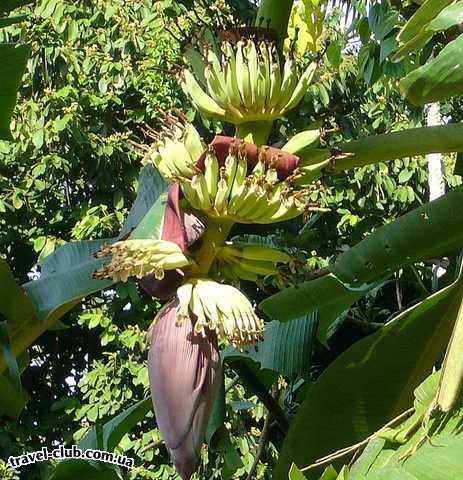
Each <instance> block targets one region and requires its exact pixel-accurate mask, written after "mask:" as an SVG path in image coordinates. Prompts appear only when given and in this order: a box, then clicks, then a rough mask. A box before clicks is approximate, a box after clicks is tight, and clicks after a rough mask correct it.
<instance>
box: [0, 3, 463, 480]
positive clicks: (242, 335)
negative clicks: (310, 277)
mask: <svg viewBox="0 0 463 480" xmlns="http://www.w3.org/2000/svg"><path fill="white" fill-rule="evenodd" d="M291 5H292V2H291V1H288V0H287V1H281V0H265V1H263V2H261V6H260V8H259V11H258V13H257V18H256V26H255V27H252V28H250V27H243V28H235V29H233V30H227V31H226V32H214V33H212V32H209V33H208V35H207V37H205V38H207V40H204V42H203V43H204V44H203V45H201V44H200V43H199V44H196V45H195V46H188V47H187V48H186V50H185V62H186V64H187V65H186V66H185V68H184V69H183V71H182V73H181V75H180V83H181V85H182V88H183V89H184V91H185V93H186V95H187V96H188V98H189V99H190V100H191V103H192V105H193V106H194V107H195V108H196V109H197V110H198V111H199V112H200V113H201V114H202V115H204V116H206V117H212V118H214V119H217V120H220V121H222V122H227V123H230V124H232V125H234V126H235V135H234V137H229V136H226V135H217V136H216V137H215V138H214V140H213V141H212V142H210V143H209V144H207V143H206V142H205V141H204V140H203V139H202V138H201V136H200V134H199V133H198V131H197V130H196V129H195V127H194V126H193V125H192V124H191V123H189V122H188V120H187V118H186V117H185V116H184V115H183V114H182V113H181V112H175V113H167V114H165V115H164V117H163V121H164V127H163V129H162V131H161V132H152V133H151V135H152V137H153V140H154V141H153V142H152V143H151V144H148V145H144V146H141V147H139V148H141V150H142V151H143V154H144V164H145V167H144V170H143V172H144V173H143V174H144V175H145V176H146V175H147V172H153V171H154V168H155V169H157V171H158V172H159V173H160V175H161V176H162V177H163V180H162V181H161V180H159V181H158V182H157V185H158V186H157V187H156V186H155V187H153V189H155V190H156V193H157V194H156V195H152V194H151V197H150V199H149V200H148V201H146V202H145V201H142V200H141V201H140V202H139V204H138V205H137V204H136V205H135V206H134V209H133V210H132V214H131V217H129V220H128V226H127V227H126V228H124V230H123V232H121V235H120V236H119V237H118V238H116V239H108V240H107V241H89V242H86V243H85V244H77V245H75V244H74V245H73V244H71V245H66V246H64V247H62V248H61V249H59V250H57V251H56V252H55V253H54V254H53V255H52V256H50V257H48V258H47V259H46V261H45V262H44V265H43V268H42V273H41V278H40V279H39V280H37V281H33V282H30V283H29V284H27V285H25V289H26V291H27V292H28V294H29V296H30V298H31V299H32V301H33V303H34V306H35V308H36V311H37V314H38V317H39V318H41V319H42V320H45V321H46V323H45V324H43V325H46V326H49V325H50V324H52V323H53V322H54V321H56V320H57V319H58V318H59V317H60V315H62V314H63V313H64V312H66V311H68V310H69V309H70V308H72V307H73V306H74V305H75V304H76V303H77V302H78V301H79V300H80V299H81V298H82V297H83V296H85V295H88V294H91V293H93V292H95V291H98V290H100V289H104V288H107V287H109V286H111V285H113V284H114V283H116V282H126V281H128V280H129V279H133V280H135V281H136V282H138V284H139V285H140V287H141V288H143V289H145V290H146V292H147V293H148V294H150V295H151V296H152V297H154V298H157V299H160V300H162V301H164V302H165V304H164V306H163V307H162V308H161V310H160V311H159V313H158V315H157V317H156V318H155V320H154V322H153V325H152V327H151V328H150V330H149V332H148V339H149V343H150V347H149V353H148V367H149V375H150V386H151V393H152V399H153V404H154V410H155V414H156V419H157V424H158V426H159V428H160V431H161V434H162V437H163V439H164V441H165V443H166V446H167V448H168V451H169V453H170V455H171V458H172V461H173V463H174V465H175V467H176V468H177V471H178V472H179V474H180V476H181V477H182V479H183V480H188V479H189V478H190V477H191V475H192V474H193V472H194V471H195V470H196V468H197V465H198V461H199V460H198V458H199V450H200V448H201V445H202V443H203V441H204V438H205V434H206V428H207V425H208V422H209V419H210V415H211V411H212V405H213V403H214V399H215V398H216V396H217V395H218V390H219V385H220V377H221V362H220V356H219V350H220V349H221V348H222V347H223V346H233V347H236V348H237V349H238V350H239V349H245V348H247V347H248V346H250V345H253V344H257V343H258V342H260V341H261V340H262V339H263V338H265V330H266V324H265V322H264V319H263V318H261V316H260V314H259V312H258V311H256V309H255V306H254V305H253V304H252V302H251V301H250V300H249V299H248V298H247V297H246V295H245V294H244V293H243V292H242V291H241V289H240V281H241V280H246V281H253V282H256V283H259V282H260V281H261V279H262V278H264V277H272V276H275V275H277V274H278V272H279V269H280V266H281V265H285V264H291V262H292V261H293V259H292V257H291V255H289V254H288V253H287V252H286V251H282V250H280V249H278V248H273V247H269V246H243V245H239V244H237V243H234V242H233V240H232V239H231V238H230V232H231V230H232V227H233V226H234V225H235V224H247V225H251V226H252V225H259V224H274V223H277V222H282V221H285V220H291V219H294V218H296V217H299V216H301V215H306V216H310V215H312V214H313V213H320V212H323V211H325V210H326V209H325V207H324V206H323V205H321V204H318V203H316V202H314V201H312V200H311V199H312V197H313V194H314V193H316V192H317V191H318V189H319V188H320V183H319V182H320V181H321V180H323V176H325V175H332V174H335V173H337V172H340V171H343V170H346V169H349V168H354V167H356V166H359V165H365V164H370V163H377V162H383V161H388V160H393V159H396V158H404V157H408V156H410V155H421V154H426V153H431V152H460V151H463V135H461V133H462V132H463V126H462V125H460V124H457V125H447V126H442V127H434V128H422V129H418V130H417V129H413V130H408V131H407V130H406V131H402V132H397V133H391V134H385V135H384V136H383V137H371V138H365V139H360V140H356V141H353V142H349V143H345V144H340V145H337V146H334V147H332V148H327V147H325V146H324V145H322V142H321V132H320V131H319V130H318V129H312V130H307V131H304V132H300V133H298V134H297V135H295V136H294V137H293V138H291V139H289V141H288V142H287V143H286V144H284V145H283V146H282V147H281V148H278V147H275V146H272V145H267V143H268V138H269V134H270V132H271V130H272V126H273V123H274V121H275V120H277V119H279V118H281V117H283V116H285V115H286V114H287V112H289V111H291V110H294V109H295V108H296V107H297V106H298V104H299V103H300V101H301V100H302V98H303V97H304V95H305V93H306V92H307V89H308V87H309V85H310V84H311V83H312V82H316V81H317V65H316V63H311V64H309V65H308V66H307V65H306V66H305V67H304V68H302V67H301V64H302V63H303V62H302V59H298V58H297V55H296V53H295V52H294V51H292V50H291V49H290V50H289V51H288V52H287V53H286V54H283V52H282V49H281V45H282V40H283V38H284V36H285V35H286V30H287V21H288V18H289V14H290V11H291ZM266 19H268V20H269V21H268V22H267V21H266ZM153 167H154V168H153ZM150 175H155V174H153V173H151V174H150ZM155 185H156V182H155ZM159 185H162V186H161V187H159ZM153 189H152V190H153ZM148 191H151V190H149V189H147V190H146V189H145V190H144V195H145V196H146V195H148V193H147V192H148ZM139 196H140V194H139ZM456 215H457V216H458V215H461V214H459V213H458V212H456ZM460 240H461V239H459V238H457V239H456V240H455V242H454V243H455V246H463V241H461V242H460ZM452 245H453V244H452ZM399 253H400V252H399ZM76 259H77V260H78V261H77V262H76ZM398 264H400V262H399V263H398ZM398 264H397V265H398ZM397 265H394V266H397ZM70 271H72V272H71V273H70ZM338 275H339V276H341V275H340V274H339V272H337V271H336V270H335V269H334V270H333V271H332V273H331V274H330V276H329V278H330V279H331V281H332V282H333V284H336V288H338V290H337V291H338V292H339V291H342V292H343V294H345V296H346V298H348V299H349V300H352V299H353V298H359V296H361V295H362V294H363V293H364V292H365V291H367V290H368V289H365V288H363V289H362V288H361V287H362V285H360V286H359V285H356V282H355V281H352V284H350V283H348V282H346V281H345V280H343V279H339V278H338ZM70 276H72V291H66V285H71V281H70V282H69V283H64V282H63V280H64V279H68V280H69V279H70ZM369 280H370V279H369ZM352 301H353V300H352ZM274 316H275V318H276V319H278V316H279V315H278V313H276V314H275V315H274ZM9 333H10V335H11V330H10V332H9ZM35 333H37V331H36V332H35ZM32 336H33V335H32ZM34 338H36V335H35V337H34ZM34 338H31V337H29V338H28V341H26V342H19V341H18V342H17V348H16V351H15V353H16V354H20V353H21V352H22V351H24V350H25V348H26V347H27V345H28V344H30V343H31V342H32V341H33V340H34ZM15 345H16V344H15ZM5 365H6V362H5V359H2V358H0V369H1V368H2V367H3V368H5Z"/></svg>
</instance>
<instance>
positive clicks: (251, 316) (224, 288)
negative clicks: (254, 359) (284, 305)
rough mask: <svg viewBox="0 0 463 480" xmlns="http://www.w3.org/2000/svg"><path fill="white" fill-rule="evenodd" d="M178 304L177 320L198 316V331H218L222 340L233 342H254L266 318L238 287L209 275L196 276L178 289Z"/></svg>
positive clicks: (259, 335) (202, 332)
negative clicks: (259, 314) (211, 277)
mask: <svg viewBox="0 0 463 480" xmlns="http://www.w3.org/2000/svg"><path fill="white" fill-rule="evenodd" d="M177 297H178V300H179V307H178V311H177V322H178V323H182V322H185V321H186V322H189V321H191V320H190V318H191V314H190V313H192V314H193V315H194V316H195V317H196V322H195V327H194V328H195V331H196V332H198V333H201V334H203V335H206V332H205V329H209V330H212V331H213V332H216V333H217V336H218V337H219V339H220V340H225V341H227V342H229V343H231V344H232V345H234V346H240V345H246V344H250V343H255V342H257V341H258V340H260V339H261V337H262V334H263V331H264V322H263V321H262V320H261V319H260V318H259V317H258V316H257V315H256V314H255V312H254V308H253V307H252V305H251V303H250V302H249V300H248V299H247V298H246V296H245V295H244V294H243V293H242V292H240V290H238V289H237V288H235V287H232V286H230V285H223V284H221V283H217V282H214V281H212V280H209V279H207V278H193V279H190V280H189V281H188V282H187V283H184V284H183V285H182V286H181V287H179V288H178V289H177Z"/></svg>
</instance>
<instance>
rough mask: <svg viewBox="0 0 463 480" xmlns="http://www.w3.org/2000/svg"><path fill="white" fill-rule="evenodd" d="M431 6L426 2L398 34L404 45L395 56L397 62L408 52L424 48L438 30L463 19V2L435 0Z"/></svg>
mask: <svg viewBox="0 0 463 480" xmlns="http://www.w3.org/2000/svg"><path fill="white" fill-rule="evenodd" d="M433 3H434V5H432V8H430V4H429V2H426V3H425V4H424V5H423V6H422V7H421V8H419V9H418V10H417V12H416V13H415V14H414V15H413V16H412V17H411V18H410V20H409V21H408V22H407V24H406V25H405V26H404V27H403V29H402V31H401V32H400V33H399V35H398V40H399V41H400V42H403V45H402V46H401V47H400V48H399V49H398V50H397V52H396V53H395V54H394V56H393V60H394V61H396V62H399V61H402V60H403V59H404V58H405V57H406V56H407V55H408V54H410V53H412V52H416V51H418V50H419V49H420V48H423V47H424V46H425V45H426V44H427V43H428V42H429V41H430V40H431V39H432V38H433V37H434V34H435V33H437V32H441V31H443V30H447V29H449V28H451V27H453V26H455V25H459V24H460V23H461V22H462V21H463V4H462V3H461V2H457V3H453V4H452V1H450V2H447V1H440V0H433Z"/></svg>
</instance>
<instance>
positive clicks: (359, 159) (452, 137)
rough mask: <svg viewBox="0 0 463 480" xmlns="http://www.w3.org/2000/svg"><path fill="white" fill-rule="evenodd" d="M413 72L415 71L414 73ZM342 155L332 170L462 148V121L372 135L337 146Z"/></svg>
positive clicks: (456, 150) (462, 149)
mask: <svg viewBox="0 0 463 480" xmlns="http://www.w3.org/2000/svg"><path fill="white" fill-rule="evenodd" d="M413 73H414V72H413ZM336 147H337V148H338V149H339V151H340V152H341V153H342V154H352V155H342V156H340V157H338V158H336V159H335V160H334V166H331V167H330V168H331V170H333V171H334V172H342V171H343V170H348V169H351V168H354V167H361V166H364V165H370V164H374V163H380V162H388V161H390V160H395V159H397V158H407V157H415V156H418V155H427V154H429V153H451V152H461V151H463V123H452V124H448V125H438V126H435V127H421V128H409V129H407V130H401V131H398V132H392V133H383V134H381V135H371V136H369V137H364V138H360V139H358V140H353V141H351V142H347V143H343V144H340V145H337V146H336Z"/></svg>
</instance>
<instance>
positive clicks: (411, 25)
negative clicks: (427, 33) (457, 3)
mask: <svg viewBox="0 0 463 480" xmlns="http://www.w3.org/2000/svg"><path fill="white" fill-rule="evenodd" d="M453 1H454V0H426V1H425V2H424V3H423V5H421V7H420V8H419V9H418V10H417V11H416V12H415V13H414V15H413V16H412V17H410V19H409V20H408V22H407V23H406V24H405V25H404V27H403V28H402V30H401V31H400V32H399V35H398V36H397V40H399V41H400V42H408V41H410V40H412V39H413V38H414V37H415V36H416V35H419V34H420V33H421V32H422V30H423V29H425V28H426V27H427V25H428V24H429V23H430V22H431V20H433V19H434V18H436V16H437V15H438V14H439V13H440V12H441V11H442V10H443V9H444V8H445V7H446V6H447V5H450V4H451V3H453Z"/></svg>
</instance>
